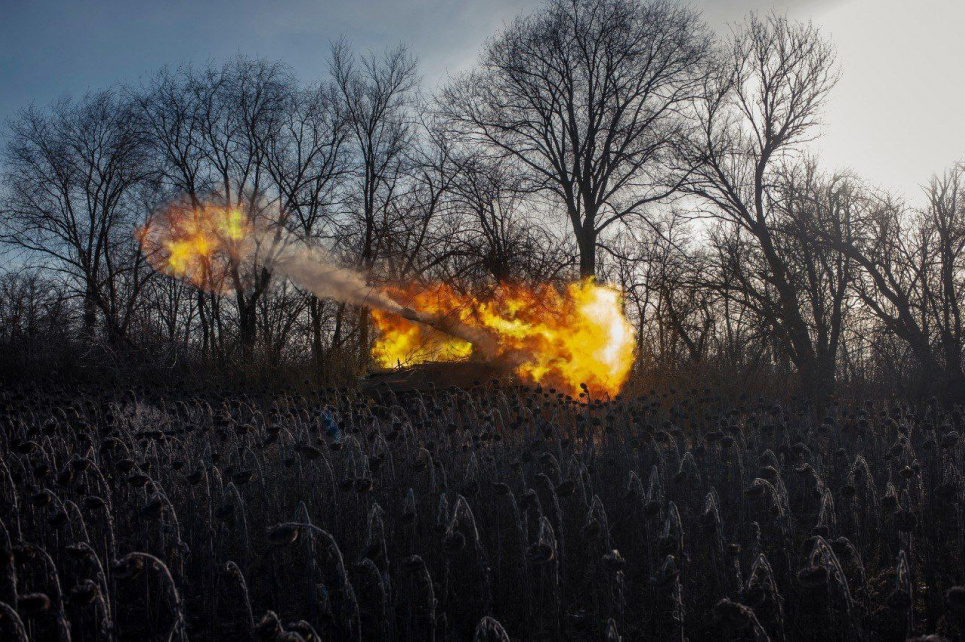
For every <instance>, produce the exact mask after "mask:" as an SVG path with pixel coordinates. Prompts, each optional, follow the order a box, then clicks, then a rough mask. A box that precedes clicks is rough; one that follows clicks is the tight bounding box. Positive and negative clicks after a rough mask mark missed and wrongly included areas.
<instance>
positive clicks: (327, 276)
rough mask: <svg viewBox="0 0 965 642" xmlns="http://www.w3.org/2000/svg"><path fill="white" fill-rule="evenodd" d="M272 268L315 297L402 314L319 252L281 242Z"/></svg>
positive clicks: (351, 272) (385, 297)
mask: <svg viewBox="0 0 965 642" xmlns="http://www.w3.org/2000/svg"><path fill="white" fill-rule="evenodd" d="M273 267H274V268H275V270H276V271H278V272H280V273H281V274H284V275H285V276H287V277H288V278H290V279H291V280H292V281H294V282H295V283H296V284H298V285H300V286H301V287H303V288H306V289H308V290H311V291H312V292H313V293H314V294H315V295H316V296H319V297H323V298H331V299H337V300H339V301H343V302H345V303H352V304H355V305H364V306H369V307H372V308H378V309H380V310H385V311H386V312H393V313H395V314H402V313H403V307H402V306H401V305H399V304H398V303H397V302H395V301H394V300H392V299H391V298H390V297H389V296H388V295H387V294H385V293H384V292H382V291H381V290H379V289H378V288H375V287H374V286H371V285H369V284H368V283H366V281H365V277H364V276H363V275H362V274H360V273H359V272H357V271H355V270H351V269H349V268H345V267H341V266H339V265H337V264H336V263H335V262H334V261H333V260H332V258H331V257H329V256H328V253H327V252H326V251H324V250H323V249H322V248H319V247H312V246H309V245H305V244H303V243H297V244H290V243H284V242H283V245H282V246H281V247H280V248H279V249H278V251H277V256H276V258H275V260H274V265H273Z"/></svg>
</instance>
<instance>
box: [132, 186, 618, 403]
mask: <svg viewBox="0 0 965 642" xmlns="http://www.w3.org/2000/svg"><path fill="white" fill-rule="evenodd" d="M263 233H264V230H259V229H255V227H253V226H252V224H251V223H250V217H248V216H246V214H245V212H244V210H242V209H238V208H226V207H224V206H220V205H216V204H204V205H200V206H197V207H192V206H190V205H185V204H181V205H175V206H171V207H169V208H167V209H166V210H164V211H162V212H160V213H159V214H158V215H156V216H155V217H153V219H152V221H151V223H150V224H149V225H147V226H145V227H144V228H142V229H141V230H140V231H139V237H140V241H141V246H142V248H143V249H144V252H145V254H146V256H147V257H148V260H149V261H150V262H151V264H152V265H153V266H154V268H155V269H157V270H160V271H162V272H165V273H167V274H170V275H171V276H174V277H177V278H180V279H184V280H186V281H190V282H191V283H193V284H194V285H196V286H198V287H200V288H203V289H206V290H210V291H220V290H221V289H222V288H223V287H224V286H225V285H226V284H225V280H226V278H227V277H228V276H232V277H233V279H234V282H233V283H231V284H228V285H229V287H237V285H238V283H237V281H238V279H239V278H241V275H240V274H239V272H240V271H241V270H244V269H245V263H246V262H247V261H249V260H251V259H253V258H254V254H255V250H256V249H257V247H258V239H259V238H262V237H263ZM274 238H275V241H276V242H277V241H278V238H277V237H274ZM269 245H271V246H272V248H273V249H272V257H271V258H272V261H271V265H272V266H273V269H276V270H278V271H279V273H282V274H285V275H287V276H288V277H289V278H291V279H292V280H293V281H295V282H297V283H298V284H299V285H301V286H302V287H306V288H308V289H310V290H312V291H313V292H315V293H316V294H318V295H319V296H336V297H338V298H340V299H341V300H343V301H347V302H349V303H355V304H358V305H365V306H370V307H372V308H373V315H374V317H375V321H376V323H377V325H378V328H379V330H380V337H379V339H378V341H377V342H376V344H375V346H374V348H373V357H374V358H375V360H376V362H378V363H379V364H380V365H382V366H385V367H395V366H397V365H413V364H417V363H422V362H427V361H458V360H463V359H468V358H469V357H470V356H472V355H473V353H474V351H475V352H478V353H480V354H481V356H482V357H483V358H485V359H489V360H492V361H495V362H498V363H501V364H505V365H507V366H509V367H511V368H512V369H513V370H514V371H515V373H516V374H517V375H518V376H519V378H520V379H521V380H523V381H527V382H532V383H542V384H545V385H548V386H553V387H556V388H558V389H560V390H562V391H566V392H571V393H578V392H580V387H581V384H586V385H587V386H588V388H589V389H590V390H591V391H593V392H595V393H596V392H606V393H609V394H611V395H612V394H615V393H617V392H619V390H620V388H621V387H622V386H623V384H624V382H625V381H626V379H627V377H628V375H629V373H630V368H631V367H632V365H633V356H634V355H633V351H634V332H633V327H632V326H631V325H630V323H629V322H628V321H627V320H626V318H625V317H624V316H623V313H622V309H621V301H620V293H619V292H618V291H617V290H615V289H613V288H610V287H607V286H603V285H598V284H596V283H594V282H593V281H590V280H585V281H581V282H578V283H571V284H570V285H568V286H567V287H566V288H564V289H562V290H559V289H557V288H555V287H554V286H552V285H540V286H535V287H526V286H522V285H503V286H500V287H499V288H498V289H497V290H496V291H495V293H493V294H492V295H491V296H486V297H482V296H476V295H465V294H461V293H459V292H457V291H456V290H455V289H453V288H452V287H450V286H448V285H445V284H436V285H432V286H429V287H427V288H417V287H415V286H412V287H408V288H386V289H385V290H379V289H374V288H371V287H369V286H368V285H367V284H366V279H365V277H364V276H363V275H361V274H358V273H356V272H354V271H351V270H346V269H344V268H339V267H337V266H334V265H329V264H328V263H327V262H325V259H324V258H323V257H322V256H321V255H319V254H317V253H316V254H312V253H311V252H303V251H300V250H299V247H298V246H297V245H295V244H289V243H280V244H278V243H273V244H269ZM403 304H405V305H408V306H409V307H408V308H406V307H402V306H403Z"/></svg>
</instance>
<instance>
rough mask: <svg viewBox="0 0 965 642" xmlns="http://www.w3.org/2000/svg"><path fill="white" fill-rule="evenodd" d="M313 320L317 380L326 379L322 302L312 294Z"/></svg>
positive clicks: (311, 309) (313, 351) (309, 308)
mask: <svg viewBox="0 0 965 642" xmlns="http://www.w3.org/2000/svg"><path fill="white" fill-rule="evenodd" d="M308 310H309V315H310V316H311V321H312V360H313V361H314V362H315V380H316V381H317V382H318V383H322V382H323V381H324V380H325V348H324V346H323V345H322V302H321V301H319V300H318V297H316V296H314V295H312V298H311V300H310V302H309V306H308Z"/></svg>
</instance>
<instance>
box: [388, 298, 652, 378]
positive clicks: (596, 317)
mask: <svg viewBox="0 0 965 642" xmlns="http://www.w3.org/2000/svg"><path fill="white" fill-rule="evenodd" d="M413 290H414V288H407V289H403V288H396V289H394V290H390V293H391V294H392V296H393V298H395V299H396V300H398V301H400V302H405V303H406V304H407V305H410V306H411V307H412V308H415V309H417V310H420V311H423V312H426V313H428V314H432V315H437V316H440V317H443V318H447V319H450V320H451V321H453V322H456V323H458V324H459V325H461V326H463V327H467V328H473V329H476V330H480V331H483V332H485V333H486V334H488V335H489V336H492V337H493V338H494V339H495V342H494V345H496V351H497V354H485V355H483V356H484V357H485V358H487V359H494V360H499V361H504V362H506V363H508V364H510V365H511V366H512V368H513V370H514V372H515V373H516V375H517V376H518V377H519V378H520V379H521V380H523V381H526V382H530V383H540V384H545V385H548V386H553V387H556V388H559V389H560V390H563V391H566V392H569V393H574V394H575V393H579V392H580V390H581V384H585V385H586V386H587V387H588V388H589V389H590V390H591V391H593V392H605V393H607V394H610V395H613V394H616V393H617V392H619V391H620V388H621V387H622V386H623V384H624V383H625V382H626V380H627V377H628V376H629V374H630V369H631V368H632V366H633V359H634V343H635V342H634V330H633V326H631V325H630V322H629V321H627V319H626V317H625V316H624V315H623V311H622V297H621V294H620V292H619V291H618V290H616V289H614V288H612V287H609V286H605V285H600V284H597V283H595V282H594V281H592V280H584V281H580V282H576V283H571V284H569V285H568V286H566V287H565V288H564V289H563V290H559V289H557V288H556V287H554V286H552V285H539V286H535V287H527V286H523V285H510V284H504V285H502V286H500V287H499V288H498V289H497V290H496V292H495V293H494V294H493V295H492V296H491V297H485V298H483V297H479V296H476V295H473V294H461V293H459V292H457V291H455V290H454V289H453V288H452V287H450V286H448V285H445V284H435V285H432V286H429V287H428V288H425V289H420V290H418V291H413ZM373 316H374V319H375V322H376V324H377V326H378V328H379V332H380V337H379V339H378V340H377V342H376V343H375V345H374V347H373V349H372V356H373V358H374V359H375V361H376V363H378V364H379V365H381V366H383V367H396V366H399V365H412V364H417V363H423V362H427V361H454V360H461V359H467V358H469V357H470V356H471V355H472V353H473V346H472V344H470V343H469V342H467V341H464V340H462V339H458V338H453V337H449V336H447V335H445V334H443V333H441V332H438V331H436V330H433V329H432V328H429V327H426V326H425V325H422V324H418V323H413V322H411V321H408V320H406V319H403V318H402V317H400V316H398V315H396V314H393V313H390V312H384V311H380V310H375V311H373Z"/></svg>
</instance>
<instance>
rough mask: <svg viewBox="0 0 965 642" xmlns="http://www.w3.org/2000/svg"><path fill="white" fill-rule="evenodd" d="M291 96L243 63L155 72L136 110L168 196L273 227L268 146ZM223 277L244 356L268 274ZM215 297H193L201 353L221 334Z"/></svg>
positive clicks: (260, 68) (273, 76)
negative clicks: (235, 212) (222, 209)
mask: <svg viewBox="0 0 965 642" xmlns="http://www.w3.org/2000/svg"><path fill="white" fill-rule="evenodd" d="M292 91H293V87H292V80H291V78H290V76H289V74H288V72H287V70H286V69H285V68H284V67H283V66H281V65H279V64H276V63H270V62H267V61H261V60H251V59H247V58H237V59H234V60H232V61H230V62H228V63H226V64H224V65H222V66H214V65H211V66H208V67H206V68H204V69H202V70H200V71H198V70H193V69H189V68H185V69H181V70H178V71H176V72H169V71H166V70H163V71H162V72H161V73H159V74H158V75H157V77H155V78H154V80H153V82H152V84H151V86H150V87H149V88H148V89H147V91H146V92H145V93H144V96H143V97H142V98H141V99H140V104H141V108H142V111H143V113H144V120H145V123H146V131H147V132H148V133H149V135H150V139H151V141H152V142H153V144H154V147H155V151H156V153H157V158H158V164H159V172H160V173H161V175H162V176H164V178H165V180H166V184H167V186H168V187H169V189H170V191H171V192H172V193H173V194H174V195H176V196H177V197H178V198H184V199H186V200H187V202H188V203H189V204H190V205H192V206H195V207H198V206H200V205H201V204H202V203H204V202H208V201H212V200H213V201H215V202H216V203H217V204H218V205H220V206H223V207H225V208H237V209H239V210H240V211H243V212H245V213H246V215H247V216H249V217H250V218H252V219H259V220H260V219H265V218H267V219H270V220H273V221H276V222H277V220H278V219H279V218H280V214H279V211H278V209H279V207H280V196H279V192H278V190H277V189H273V188H276V187H277V186H276V185H274V184H273V183H272V180H271V179H272V176H271V173H270V172H269V169H268V166H269V163H268V151H269V147H268V145H267V144H266V143H265V141H266V140H267V139H270V138H271V137H272V136H274V135H275V134H276V133H277V129H278V128H279V127H280V126H281V125H280V123H281V122H282V121H281V114H283V113H284V111H285V110H286V109H287V107H288V106H289V103H288V98H289V96H290V94H291V92H292ZM226 277H227V283H228V284H229V285H230V287H231V291H232V295H233V299H234V303H235V306H236V308H237V314H238V317H237V320H238V330H239V337H240V343H241V347H242V351H243V353H244V354H249V353H250V352H251V350H252V348H253V347H254V345H255V342H256V340H257V327H258V326H257V304H258V299H259V298H260V297H261V296H262V295H263V294H264V293H265V291H266V290H267V289H268V287H269V285H270V283H271V271H270V269H269V268H268V266H267V265H266V264H241V263H240V262H237V261H233V262H232V263H231V265H230V266H229V269H228V271H227V274H226ZM220 298H221V293H220V292H212V293H209V294H208V295H206V294H205V293H204V292H200V291H199V293H198V300H199V313H200V318H201V322H202V327H203V335H204V338H203V340H204V345H205V351H206V352H207V350H208V347H209V346H210V345H212V343H213V338H212V335H214V334H215V333H219V334H220V333H221V332H222V330H223V324H224V320H223V319H221V318H219V315H220V310H221V301H220ZM222 336H223V335H222Z"/></svg>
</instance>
